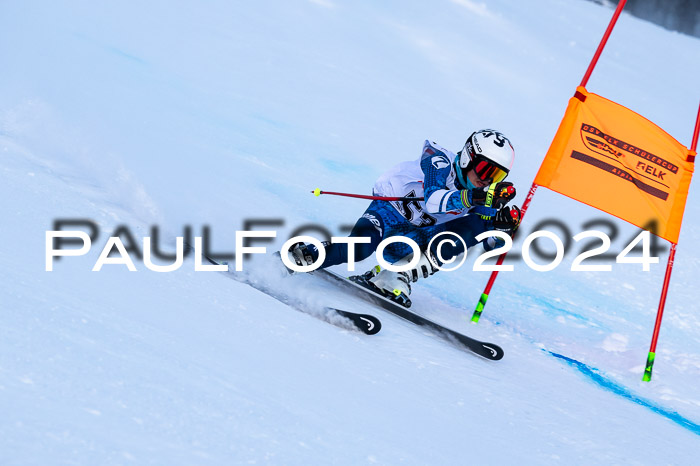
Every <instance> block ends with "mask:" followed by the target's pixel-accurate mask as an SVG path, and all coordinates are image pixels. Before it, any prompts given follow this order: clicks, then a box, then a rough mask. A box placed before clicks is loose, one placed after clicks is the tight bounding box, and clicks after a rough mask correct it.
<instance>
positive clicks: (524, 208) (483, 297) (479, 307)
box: [472, 183, 538, 324]
mask: <svg viewBox="0 0 700 466" xmlns="http://www.w3.org/2000/svg"><path fill="white" fill-rule="evenodd" d="M537 187H538V185H536V184H535V183H532V187H531V188H530V191H529V192H528V193H527V197H526V198H525V201H524V202H523V206H522V208H521V209H520V221H521V222H522V218H523V217H524V216H525V212H527V208H528V207H529V206H530V202H531V201H532V198H533V197H534V196H535V191H537ZM507 254H508V253H507V252H504V253H503V254H501V255H500V256H498V261H496V267H498V266H500V265H501V264H503V261H504V260H505V258H506V255H507ZM497 276H498V270H494V271H493V272H491V276H490V277H489V281H488V283H487V284H486V288H484V292H483V293H481V297H480V298H479V302H478V303H476V309H474V314H472V322H474V323H475V324H476V323H477V322H479V318H480V317H481V313H482V312H484V306H486V301H487V300H488V299H489V293H491V287H492V286H493V282H495V281H496V277H497Z"/></svg>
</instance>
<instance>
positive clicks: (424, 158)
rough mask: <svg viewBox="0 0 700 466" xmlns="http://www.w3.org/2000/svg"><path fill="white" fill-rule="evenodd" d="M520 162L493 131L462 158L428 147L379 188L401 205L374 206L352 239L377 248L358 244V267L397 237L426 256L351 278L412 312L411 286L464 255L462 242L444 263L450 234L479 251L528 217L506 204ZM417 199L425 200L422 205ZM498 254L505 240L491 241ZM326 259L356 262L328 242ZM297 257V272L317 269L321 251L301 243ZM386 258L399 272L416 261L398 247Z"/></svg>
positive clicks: (472, 140)
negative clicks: (441, 238) (445, 237)
mask: <svg viewBox="0 0 700 466" xmlns="http://www.w3.org/2000/svg"><path fill="white" fill-rule="evenodd" d="M514 158H515V152H514V150H513V146H512V144H511V143H510V141H509V140H508V138H506V137H505V136H504V135H503V134H502V133H499V132H498V131H494V130H490V129H485V130H480V131H476V132H474V133H472V134H471V135H470V136H469V138H468V139H467V141H466V142H465V144H464V147H463V148H462V150H461V151H459V152H458V153H457V154H454V153H452V152H451V151H449V150H447V149H445V148H443V147H441V146H439V145H438V144H436V143H435V142H431V141H425V144H424V145H423V153H422V155H421V157H420V158H419V159H418V160H414V161H409V162H403V163H400V164H398V165H397V166H395V167H393V168H391V169H390V170H389V171H387V172H386V173H384V174H383V175H381V176H380V177H379V179H378V180H377V181H376V183H375V185H374V189H373V195H374V196H381V197H399V198H403V199H402V200H398V201H387V200H374V201H372V202H371V204H370V205H369V207H368V208H367V210H366V211H365V213H364V214H363V215H362V217H360V218H359V219H358V221H357V223H356V224H355V226H354V228H353V229H352V231H351V233H350V236H351V237H366V238H369V243H363V244H355V245H354V252H355V260H357V261H361V260H364V259H366V258H368V257H369V256H370V255H371V254H372V253H373V252H374V251H375V250H376V249H377V246H378V245H379V243H380V242H381V241H382V240H383V239H385V238H388V237H391V236H404V237H408V238H410V239H412V240H414V241H415V242H416V243H417V244H418V245H419V247H420V249H421V257H420V260H419V261H418V265H416V266H415V267H414V268H412V269H410V270H408V271H407V272H392V271H389V270H386V269H380V268H379V266H375V267H373V268H372V269H371V270H369V271H368V272H366V273H364V274H362V275H359V276H354V277H350V278H351V280H354V281H357V282H361V283H362V284H364V285H365V286H367V287H370V288H371V289H373V290H374V291H376V292H378V293H380V294H382V295H384V296H386V297H387V298H389V299H391V300H393V301H395V302H398V303H399V304H402V305H404V306H406V307H409V306H410V305H411V300H410V298H409V296H410V294H411V286H410V283H412V282H416V281H417V280H418V279H419V278H421V277H423V278H427V277H428V276H430V275H432V274H434V273H435V272H436V271H437V270H439V269H438V268H437V267H436V265H437V266H439V265H441V263H440V262H439V261H438V260H437V257H440V256H441V257H442V258H443V260H445V261H448V260H450V259H451V258H452V257H456V256H457V255H459V254H461V253H463V252H464V246H463V245H462V244H460V242H459V241H457V242H456V245H455V246H451V245H443V247H442V249H441V250H440V256H439V255H438V254H437V251H436V250H435V248H436V247H437V243H438V241H435V242H433V245H432V246H431V249H432V250H428V244H429V243H430V240H431V239H432V238H433V237H434V236H436V235H438V234H440V233H442V232H452V233H456V234H457V235H459V236H460V237H461V238H462V239H463V240H464V242H465V243H466V246H467V247H472V246H474V245H476V243H477V241H476V239H475V237H476V236H478V235H479V234H481V233H483V232H485V231H491V230H494V229H495V230H501V231H504V232H506V233H507V234H510V235H513V233H514V232H515V230H516V229H517V228H518V225H519V224H520V219H521V212H520V209H518V207H515V206H514V207H513V208H512V209H511V208H510V207H508V206H506V204H507V203H508V202H509V201H510V200H512V199H513V197H515V187H514V186H513V184H512V183H509V182H506V181H504V180H505V178H506V176H507V175H508V172H509V171H510V169H511V167H512V166H513V161H514ZM415 198H424V199H423V200H417V199H415ZM483 243H484V248H485V249H486V250H491V249H493V248H495V247H498V246H500V245H501V244H502V243H503V240H502V239H500V238H495V237H490V238H488V239H487V240H485V241H483ZM323 246H324V247H325V252H326V257H325V260H324V261H323V264H322V265H321V268H326V267H330V266H333V265H338V264H344V263H347V262H348V248H349V247H352V245H347V244H344V243H329V242H324V243H323ZM289 254H290V255H291V256H292V258H293V259H294V261H295V262H296V263H297V265H300V266H301V265H310V264H313V263H315V262H316V260H317V259H318V255H319V254H318V250H317V248H316V247H315V246H314V245H306V244H304V243H297V244H295V245H293V246H292V247H291V248H290V251H289ZM383 254H384V258H385V259H386V261H387V262H389V263H392V264H393V265H396V266H401V265H406V264H408V263H409V262H410V261H411V259H413V250H412V249H411V247H410V246H409V245H408V244H406V243H401V242H394V243H391V244H390V245H389V246H387V247H386V248H385V249H384V253H383Z"/></svg>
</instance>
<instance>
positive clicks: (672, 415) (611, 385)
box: [543, 350, 700, 435]
mask: <svg viewBox="0 0 700 466" xmlns="http://www.w3.org/2000/svg"><path fill="white" fill-rule="evenodd" d="M543 351H546V352H547V353H549V354H550V355H551V356H554V357H555V358H559V359H562V360H564V361H566V363H567V364H569V365H570V366H572V367H574V368H576V369H578V370H579V371H580V372H581V373H582V374H583V375H585V376H586V377H588V378H589V379H590V380H591V381H593V382H594V383H596V384H597V385H599V386H601V387H603V388H604V389H606V390H608V391H611V392H613V393H614V394H616V395H620V396H621V397H623V398H627V399H628V400H630V401H633V402H635V403H637V404H638V405H640V406H644V407H645V408H648V409H650V410H652V411H653V412H655V413H657V414H660V415H662V416H663V417H665V418H668V419H670V420H671V421H673V422H675V423H676V424H678V425H680V426H681V427H685V428H686V429H688V430H689V431H691V432H692V433H694V434H696V435H700V425H698V424H696V423H694V422H693V421H691V420H689V419H686V418H684V417H683V416H681V415H680V414H678V413H677V412H675V411H669V410H668V409H665V408H663V407H662V406H659V405H658V404H656V403H654V402H651V401H649V400H645V399H644V398H640V397H638V396H637V395H635V394H634V393H632V392H631V391H629V390H628V389H627V388H625V387H623V386H622V385H620V384H619V383H617V382H615V381H614V380H612V379H610V378H609V377H606V376H605V375H603V374H601V372H600V371H599V370H598V369H595V368H593V367H591V366H588V365H586V364H584V363H582V362H581V361H577V360H575V359H572V358H570V357H568V356H564V355H563V354H558V353H553V352H551V351H547V350H543Z"/></svg>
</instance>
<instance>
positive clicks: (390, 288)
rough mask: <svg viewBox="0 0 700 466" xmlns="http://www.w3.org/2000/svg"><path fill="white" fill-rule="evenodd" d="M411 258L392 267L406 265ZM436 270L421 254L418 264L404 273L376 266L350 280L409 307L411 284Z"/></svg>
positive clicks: (424, 255)
mask: <svg viewBox="0 0 700 466" xmlns="http://www.w3.org/2000/svg"><path fill="white" fill-rule="evenodd" d="M412 258H413V254H409V255H408V256H406V257H404V258H403V259H401V260H399V261H398V262H396V263H394V265H396V266H397V267H398V266H402V265H406V264H408V263H409V262H411V259H412ZM435 263H437V262H435ZM438 270H439V269H438V268H437V267H436V266H435V265H433V262H431V260H430V259H429V257H428V253H427V252H423V253H421V256H420V260H419V261H418V264H417V265H416V266H415V267H413V268H412V269H409V270H407V271H405V272H392V271H390V270H381V269H380V267H379V266H378V265H377V266H375V267H374V268H372V269H371V270H369V271H368V272H365V273H364V274H362V275H356V276H354V277H350V280H352V281H354V282H355V283H358V284H359V285H362V286H364V287H365V288H370V289H373V290H374V291H375V292H377V293H379V294H381V295H382V296H384V297H386V298H388V299H390V300H391V301H394V302H395V303H397V304H400V305H402V306H404V307H411V298H409V296H410V295H411V283H415V282H417V281H418V279H419V278H428V277H429V276H430V275H432V274H434V273H435V272H437V271H438Z"/></svg>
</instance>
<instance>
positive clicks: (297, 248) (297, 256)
mask: <svg viewBox="0 0 700 466" xmlns="http://www.w3.org/2000/svg"><path fill="white" fill-rule="evenodd" d="M321 244H323V247H324V248H325V247H326V246H328V245H329V244H330V242H329V241H323V242H322V243H321ZM314 250H315V248H314ZM314 252H315V251H314ZM287 253H288V254H289V256H290V257H291V258H292V260H293V261H294V263H295V264H296V265H298V266H300V267H303V266H306V265H311V264H313V263H314V261H315V260H316V259H315V257H314V254H313V253H312V251H311V246H310V245H308V244H304V243H301V242H299V243H294V244H293V245H292V247H290V248H289V251H288V252H287ZM278 254H281V253H278ZM316 257H318V255H316ZM280 260H281V259H280ZM283 265H284V264H283ZM284 268H285V270H286V271H287V273H289V274H290V275H293V274H295V273H297V272H295V271H294V270H291V269H289V268H287V266H286V265H284Z"/></svg>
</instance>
